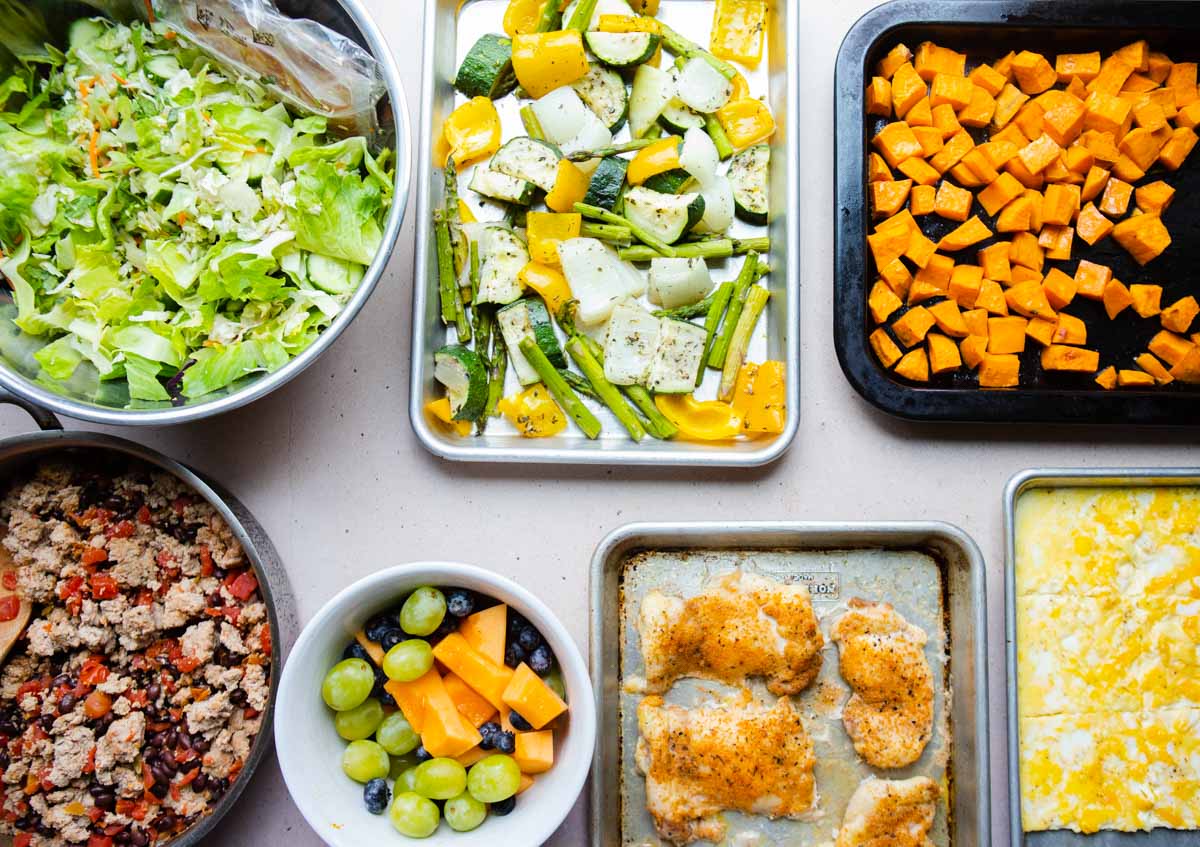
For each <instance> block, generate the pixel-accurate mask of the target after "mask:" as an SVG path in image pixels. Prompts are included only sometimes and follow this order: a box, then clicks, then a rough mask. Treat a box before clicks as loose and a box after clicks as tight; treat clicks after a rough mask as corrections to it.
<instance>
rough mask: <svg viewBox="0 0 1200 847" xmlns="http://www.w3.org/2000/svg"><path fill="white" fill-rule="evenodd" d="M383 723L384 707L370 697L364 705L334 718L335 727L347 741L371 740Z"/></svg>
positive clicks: (340, 713) (339, 713)
mask: <svg viewBox="0 0 1200 847" xmlns="http://www.w3.org/2000/svg"><path fill="white" fill-rule="evenodd" d="M382 722H383V706H382V705H381V704H380V702H379V701H378V700H376V699H375V698H374V697H368V698H367V699H366V700H365V701H364V702H363V703H362V704H360V705H358V706H355V707H354V708H353V709H347V710H346V711H344V712H338V713H337V714H336V715H334V716H333V726H334V728H335V729H336V730H337V734H338V735H340V736H342V738H344V739H346V740H347V741H359V740H361V739H363V738H370V737H371V736H372V735H374V734H375V730H376V729H378V728H379V724H380V723H382Z"/></svg>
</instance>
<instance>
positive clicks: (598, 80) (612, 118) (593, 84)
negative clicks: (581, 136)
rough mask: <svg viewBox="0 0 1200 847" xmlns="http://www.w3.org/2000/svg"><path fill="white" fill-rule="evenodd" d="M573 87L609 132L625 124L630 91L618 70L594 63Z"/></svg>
mask: <svg viewBox="0 0 1200 847" xmlns="http://www.w3.org/2000/svg"><path fill="white" fill-rule="evenodd" d="M571 87H572V88H573V89H575V93H576V94H578V95H579V99H580V100H582V101H583V104H584V105H585V106H587V107H588V108H589V109H591V110H592V112H593V113H594V114H595V115H596V117H598V118H599V119H600V122H601V123H603V124H604V125H605V126H606V127H608V131H609V132H616V131H617V130H619V129H620V128H621V127H622V126H623V125H624V123H625V118H626V116H628V114H629V93H628V92H627V91H626V90H625V80H623V79H621V75H620V74H618V73H617V72H616V71H611V70H609V69H608V68H604V67H601V66H600V65H592V66H591V68H589V69H588V72H587V73H586V74H584V76H583V79H580V80H577V81H576V82H573V83H572V84H571ZM702 120H703V119H702Z"/></svg>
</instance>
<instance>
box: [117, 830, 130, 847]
mask: <svg viewBox="0 0 1200 847" xmlns="http://www.w3.org/2000/svg"><path fill="white" fill-rule="evenodd" d="M113 843H114V844H116V845H118V847H128V845H130V844H132V843H133V841H132V839H131V838H130V835H129V830H127V829H123V830H121V831H120V832H118V833H117V834H116V835H114V836H113Z"/></svg>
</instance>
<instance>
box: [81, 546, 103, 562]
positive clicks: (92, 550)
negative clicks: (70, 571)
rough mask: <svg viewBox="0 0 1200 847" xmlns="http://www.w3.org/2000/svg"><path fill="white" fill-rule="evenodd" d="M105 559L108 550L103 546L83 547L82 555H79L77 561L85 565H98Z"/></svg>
mask: <svg viewBox="0 0 1200 847" xmlns="http://www.w3.org/2000/svg"><path fill="white" fill-rule="evenodd" d="M107 559H108V551H107V550H105V549H104V548H103V547H87V548H86V549H84V551H83V555H82V556H80V557H79V561H80V562H82V563H83V564H85V565H98V564H100V563H101V562H104V561H107Z"/></svg>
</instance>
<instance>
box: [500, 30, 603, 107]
mask: <svg viewBox="0 0 1200 847" xmlns="http://www.w3.org/2000/svg"><path fill="white" fill-rule="evenodd" d="M512 63H513V71H514V72H515V73H516V75H517V81H518V82H519V83H521V87H522V88H524V89H525V91H526V93H527V94H529V96H530V97H533V98H535V99H536V98H538V97H544V96H545V95H547V94H549V93H550V92H551V91H553V90H554V89H556V88H561V87H562V86H564V85H570V84H571V83H572V82H574V81H575V80H577V79H579V78H581V77H582V76H583V75H584V74H586V73H587V71H588V61H587V53H585V52H584V51H583V36H582V35H581V34H580V33H579V32H578V31H576V30H573V29H568V30H560V31H559V32H536V33H529V34H527V35H517V36H516V37H514V38H513V54H512Z"/></svg>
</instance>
